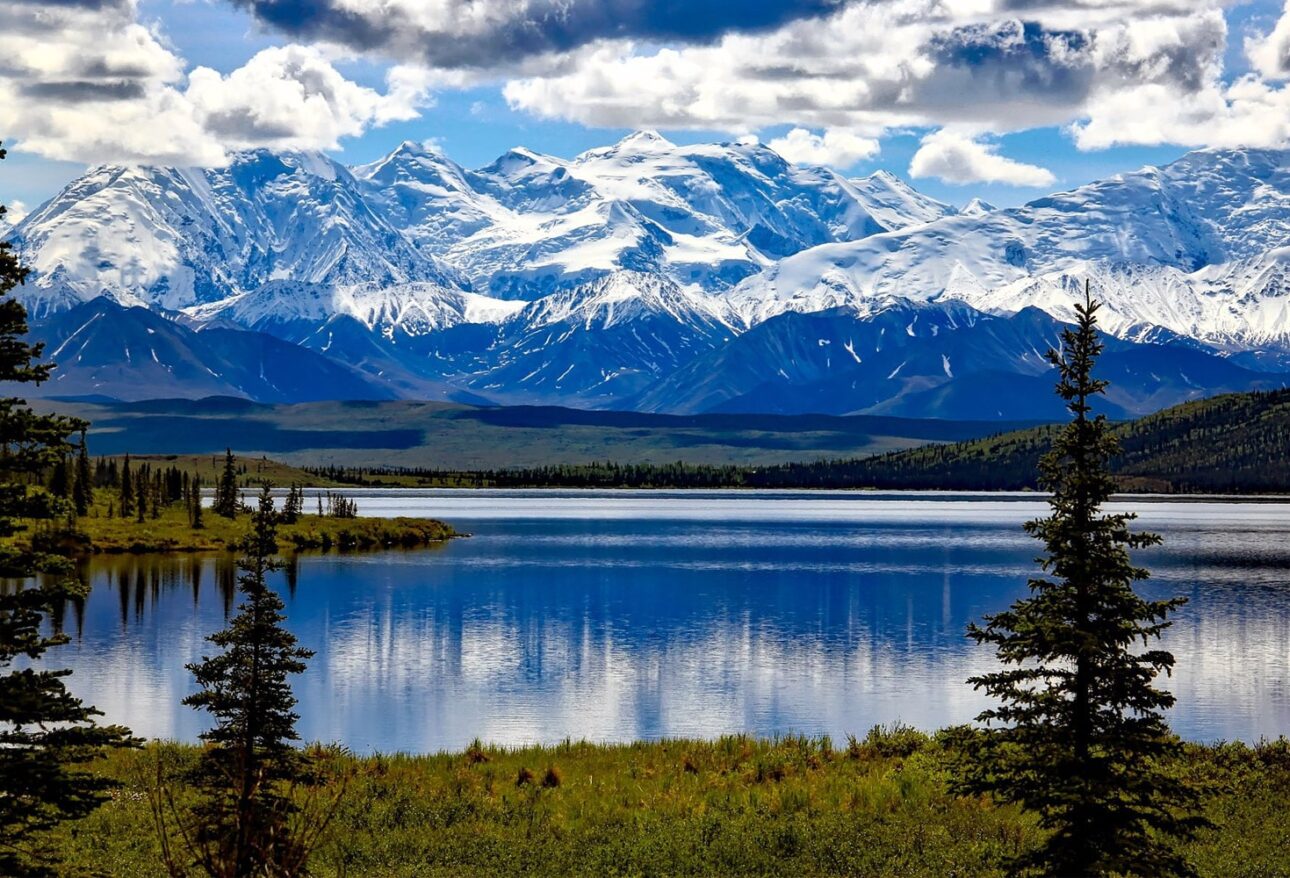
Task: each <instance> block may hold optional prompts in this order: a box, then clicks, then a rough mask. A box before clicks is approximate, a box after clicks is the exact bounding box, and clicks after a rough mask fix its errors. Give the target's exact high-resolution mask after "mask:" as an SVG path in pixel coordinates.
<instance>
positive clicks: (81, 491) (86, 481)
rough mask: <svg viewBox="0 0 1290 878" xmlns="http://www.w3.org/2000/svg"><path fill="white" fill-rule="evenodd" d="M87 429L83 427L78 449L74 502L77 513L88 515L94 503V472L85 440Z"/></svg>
mask: <svg viewBox="0 0 1290 878" xmlns="http://www.w3.org/2000/svg"><path fill="white" fill-rule="evenodd" d="M85 433H86V431H85V429H84V428H82V429H81V441H80V443H79V444H78V446H77V451H76V487H75V489H74V492H73V494H72V502H73V503H74V504H75V506H76V514H77V515H88V514H89V511H90V507H91V506H93V505H94V472H93V470H91V469H90V454H89V449H88V445H87V443H86V441H85Z"/></svg>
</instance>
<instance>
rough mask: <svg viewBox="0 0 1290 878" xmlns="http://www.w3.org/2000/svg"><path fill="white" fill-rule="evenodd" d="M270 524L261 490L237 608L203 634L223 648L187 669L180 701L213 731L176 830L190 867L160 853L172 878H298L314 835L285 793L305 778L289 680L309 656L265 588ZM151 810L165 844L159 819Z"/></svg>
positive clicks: (272, 516)
mask: <svg viewBox="0 0 1290 878" xmlns="http://www.w3.org/2000/svg"><path fill="white" fill-rule="evenodd" d="M277 520H278V516H277V513H276V512H275V511H274V508H273V498H272V496H271V495H270V493H269V489H268V487H267V486H266V487H265V489H264V491H263V492H262V493H261V495H260V500H259V506H258V508H257V509H256V510H255V512H254V513H253V514H252V518H251V525H252V529H251V533H250V534H249V535H248V536H247V538H246V539H245V540H244V542H243V543H242V547H241V548H242V553H243V556H242V557H241V558H240V559H239V560H238V567H239V568H240V569H241V571H242V573H241V575H240V576H239V577H238V589H239V590H240V591H241V593H242V597H243V601H242V604H241V606H240V607H239V608H238V612H237V615H235V616H234V617H233V619H232V620H230V622H229V623H228V626H227V627H226V628H225V629H224V630H223V631H220V632H218V633H216V634H213V635H211V636H210V637H209V638H208V639H209V640H210V642H211V643H213V644H214V645H215V646H217V647H219V649H220V650H221V652H220V653H219V654H218V655H215V656H210V657H203V658H202V660H201V661H200V662H197V663H196V664H191V665H189V666H188V669H189V670H190V671H192V672H193V675H194V676H195V677H196V678H197V684H198V686H199V687H200V689H199V691H198V692H196V693H195V694H193V695H190V696H188V697H187V698H185V699H184V703H185V704H187V705H190V706H192V707H196V708H198V709H200V710H205V711H207V712H209V713H210V714H211V716H212V718H213V719H214V727H213V728H212V729H211V730H210V731H208V732H204V733H203V734H202V736H201V737H202V739H203V740H204V741H206V744H207V747H206V749H205V750H204V751H203V753H202V757H201V760H200V762H199V764H198V765H197V767H196V768H195V769H193V771H192V772H191V773H190V774H189V776H188V778H187V780H188V783H189V785H190V786H191V787H192V788H194V789H195V790H196V791H197V792H198V793H199V794H200V797H201V802H200V804H198V805H196V806H195V807H194V808H193V809H192V811H191V812H190V813H189V814H188V815H187V816H186V817H185V818H183V819H181V820H180V825H179V827H178V828H179V831H180V836H181V838H182V841H183V844H184V846H185V848H186V850H187V853H188V856H189V857H190V858H191V861H192V862H191V864H190V865H188V866H185V865H184V864H182V863H176V862H175V861H174V857H173V856H170V857H168V859H170V860H171V863H170V865H171V871H172V873H174V874H188V872H189V871H191V870H193V869H196V870H200V871H201V872H204V873H206V874H208V875H211V876H213V878H242V876H259V875H270V876H287V875H301V874H303V873H304V866H305V859H306V858H307V855H308V850H309V848H310V847H311V846H312V844H313V842H314V841H315V840H316V835H317V832H319V831H321V826H311V827H302V826H300V825H299V824H298V823H297V822H296V821H295V820H294V819H293V818H295V817H296V816H297V815H298V814H299V810H298V808H297V806H296V804H295V803H294V801H293V799H292V797H291V795H290V791H291V788H292V786H293V785H294V784H296V783H298V782H300V781H302V780H305V779H307V778H308V777H309V775H310V766H309V764H308V760H307V758H306V757H305V756H304V755H303V754H302V753H301V752H300V751H299V750H297V749H296V748H295V747H294V746H293V742H294V741H296V740H297V739H298V735H297V734H296V729H295V723H296V720H297V718H298V717H297V716H296V714H295V712H294V707H295V703H296V699H295V697H294V696H293V695H292V693H291V681H290V678H291V676H292V675H294V674H299V673H301V672H302V671H304V670H305V662H306V660H308V659H309V658H311V657H312V656H313V653H312V652H311V651H310V650H307V649H303V648H301V647H300V646H299V645H298V644H297V641H296V638H295V636H294V635H293V634H291V633H290V632H289V631H287V629H286V628H285V627H284V624H283V623H284V621H285V617H284V616H283V615H282V610H283V604H282V600H281V599H280V598H279V597H278V595H277V593H276V592H274V590H273V589H272V588H271V587H270V586H269V584H268V582H267V577H268V574H269V573H270V572H272V571H274V570H276V569H278V568H279V566H280V565H279V564H278V563H276V562H275V561H274V555H275V554H276V552H277ZM172 808H173V805H172ZM157 813H158V816H159V818H160V819H161V822H162V827H161V828H162V835H163V842H166V841H167V838H168V837H167V833H166V829H165V825H164V813H163V812H162V811H161V810H160V809H158V812H157ZM167 847H169V845H168V844H167Z"/></svg>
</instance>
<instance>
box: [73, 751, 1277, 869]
mask: <svg viewBox="0 0 1290 878" xmlns="http://www.w3.org/2000/svg"><path fill="white" fill-rule="evenodd" d="M197 752H198V751H197V748H195V747H187V746H179V745H173V744H153V745H150V746H149V747H147V748H146V749H144V750H141V751H134V752H126V753H119V754H115V755H113V756H112V757H111V758H110V759H109V760H108V761H106V762H104V763H102V764H100V765H99V766H97V768H96V770H98V771H100V772H102V773H103V774H105V775H108V776H111V777H113V778H116V779H118V780H120V781H122V782H123V783H124V786H123V787H122V788H121V789H120V790H119V791H118V792H117V794H116V795H115V796H114V798H113V800H112V801H111V802H110V803H109V804H108V805H106V806H105V807H103V808H101V809H100V810H99V811H97V812H96V813H95V814H94V815H92V816H91V817H89V818H88V819H86V820H84V821H82V822H81V823H80V824H77V825H73V826H69V827H67V828H66V829H64V830H62V831H61V836H60V837H59V839H58V844H59V846H60V848H61V849H62V850H63V851H64V852H65V855H66V856H67V857H68V858H69V860H70V861H71V862H72V863H74V864H75V865H77V866H79V867H83V868H91V869H97V870H99V871H101V872H102V873H103V874H107V875H111V876H131V878H136V876H137V878H144V876H161V875H162V872H161V869H160V866H159V863H158V858H157V846H156V839H155V836H154V832H153V827H152V819H151V815H150V811H149V804H148V790H149V789H150V787H151V786H152V785H153V784H154V782H155V778H156V776H157V765H158V760H161V762H162V764H164V765H166V766H167V771H168V772H171V773H172V776H173V772H174V771H176V770H177V769H179V768H182V767H183V766H185V765H189V764H191V763H192V761H193V760H194V759H195V757H196V754H197ZM321 752H323V753H325V754H326V755H325V756H324V759H325V761H326V764H327V766H328V767H329V771H330V772H331V773H332V775H333V776H337V777H339V776H347V777H348V778H349V780H348V786H347V792H346V795H345V798H344V800H343V804H342V806H341V808H340V810H339V812H338V814H337V816H336V819H335V822H334V824H333V826H332V829H331V832H330V835H329V837H328V840H327V842H326V843H325V844H324V845H323V846H322V847H321V848H320V849H319V850H318V851H317V852H316V855H315V857H314V859H313V862H312V868H313V872H314V874H316V875H319V876H341V875H351V876H357V875H362V876H371V878H395V876H399V878H402V876H409V878H410V876H486V875H488V876H491V875H605V876H609V875H639V876H645V875H731V876H735V875H785V876H790V875H793V876H795V875H863V876H969V875H972V876H976V875H981V876H994V875H1001V874H1003V872H1002V870H1001V862H1002V860H1003V858H1004V857H1006V856H1008V855H1010V854H1013V853H1015V852H1017V851H1019V850H1022V849H1025V848H1027V847H1029V846H1032V845H1035V844H1037V843H1038V842H1039V841H1040V840H1041V839H1042V834H1041V831H1040V830H1039V829H1038V828H1037V827H1036V825H1035V821H1034V819H1033V818H1032V817H1031V816H1030V815H1027V814H1024V813H1022V812H1020V811H1019V810H1018V809H1016V808H1015V807H1012V806H1000V805H996V804H993V803H992V802H990V801H988V800H984V799H977V798H956V797H954V796H952V795H950V794H949V793H948V791H947V786H946V781H947V778H948V775H947V768H946V766H947V765H948V764H949V760H948V758H947V754H946V753H945V752H944V751H943V750H942V749H941V744H940V743H939V742H938V739H935V738H928V737H926V736H924V735H921V734H919V733H917V732H912V731H910V730H896V731H895V732H888V733H871V735H870V736H869V737H868V738H866V739H865V740H863V741H859V742H855V743H854V744H853V745H852V746H850V747H848V746H847V745H845V744H844V745H842V746H839V747H836V748H835V747H833V746H832V745H831V744H830V743H829V742H828V741H826V740H822V739H804V738H787V739H783V740H779V741H760V740H754V739H751V738H746V737H726V738H721V739H719V740H717V741H661V742H649V743H636V744H629V745H622V746H617V745H615V746H604V745H596V744H589V743H565V744H562V745H558V746H554V747H528V748H521V749H512V750H504V749H499V748H471V749H470V750H468V751H467V752H465V753H451V754H438V755H431V756H400V755H396V756H371V757H366V758H355V757H352V756H349V755H346V754H344V753H339V752H336V751H330V750H327V751H321ZM525 770H527V772H528V773H529V774H531V775H532V778H533V779H532V781H531V782H528V783H524V784H522V785H518V784H517V779H518V778H519V777H520V775H521V773H522V772H523V771H525ZM1175 770H1177V771H1180V772H1184V773H1186V774H1188V775H1190V776H1191V777H1192V778H1193V779H1195V780H1196V781H1197V782H1199V783H1200V785H1201V786H1202V788H1203V789H1204V791H1205V808H1206V812H1207V814H1208V815H1209V817H1210V818H1211V819H1212V820H1213V821H1214V822H1215V823H1216V824H1217V827H1218V828H1217V829H1215V830H1213V831H1207V832H1206V833H1205V834H1204V835H1203V836H1202V837H1201V838H1199V839H1198V840H1197V841H1196V842H1194V843H1192V844H1190V845H1188V846H1187V848H1186V853H1187V855H1188V857H1189V858H1190V859H1191V860H1192V862H1193V863H1194V864H1195V865H1196V866H1197V867H1198V868H1199V870H1200V872H1201V874H1202V875H1206V876H1222V878H1246V876H1248V878H1256V876H1259V878H1271V876H1285V875H1290V816H1288V815H1290V742H1287V741H1285V740H1282V741H1280V742H1277V743H1273V744H1267V745H1263V746H1260V747H1247V746H1244V745H1240V744H1231V745H1219V746H1214V747H1203V746H1196V745H1189V746H1188V747H1187V750H1186V758H1185V759H1184V760H1183V761H1182V762H1181V763H1180V764H1179V765H1177V766H1176V768H1175ZM548 772H551V773H552V774H553V775H555V776H558V785H554V786H549V785H544V783H543V781H544V778H546V776H547V775H548ZM177 792H178V795H179V797H180V800H181V801H182V799H183V797H184V795H185V794H184V791H183V790H182V789H179V790H177Z"/></svg>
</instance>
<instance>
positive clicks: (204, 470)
mask: <svg viewBox="0 0 1290 878" xmlns="http://www.w3.org/2000/svg"><path fill="white" fill-rule="evenodd" d="M105 459H107V460H114V461H116V464H117V466H118V467H119V466H120V465H121V461H122V456H121V455H106V456H105ZM130 463H131V466H134V467H136V468H137V467H138V466H140V465H141V464H145V463H146V464H148V465H150V466H151V467H152V469H153V470H166V469H169V468H170V467H175V468H177V469H179V470H182V471H183V472H186V473H188V474H189V475H190V476H192V475H195V476H200V477H201V480H202V484H203V485H205V486H206V487H207V488H213V487H214V486H215V484H216V483H217V482H218V481H219V477H220V475H222V474H223V472H224V455H223V454H132V455H130ZM236 464H237V467H238V477H237V483H238V486H239V487H241V488H248V489H256V490H258V489H259V488H260V487H261V486H262V485H264V484H265V483H268V484H269V485H271V486H272V487H274V488H286V487H290V486H291V485H307V486H309V487H311V488H334V487H337V486H338V485H339V483H338V482H333V481H331V480H330V479H326V478H323V477H321V476H317V475H314V474H313V473H310V472H306V471H305V470H303V469H300V468H299V467H295V466H291V465H290V464H287V463H283V462H282V461H280V460H272V459H270V458H269V457H267V456H265V455H258V456H254V457H241V456H239V457H238V458H237V460H236ZM243 469H245V472H242V470H243Z"/></svg>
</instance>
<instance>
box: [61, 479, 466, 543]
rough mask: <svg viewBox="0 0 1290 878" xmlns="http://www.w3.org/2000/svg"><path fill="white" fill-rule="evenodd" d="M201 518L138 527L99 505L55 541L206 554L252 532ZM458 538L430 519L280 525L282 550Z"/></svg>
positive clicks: (170, 512) (173, 514)
mask: <svg viewBox="0 0 1290 878" xmlns="http://www.w3.org/2000/svg"><path fill="white" fill-rule="evenodd" d="M100 493H105V492H100ZM306 505H307V504H306ZM202 518H203V523H204V527H203V528H202V529H201V530H194V529H193V528H192V527H191V526H190V525H189V523H188V514H187V512H186V511H185V510H184V509H182V508H181V506H179V505H175V506H171V507H167V508H166V509H164V510H163V511H162V514H161V517H160V518H156V519H154V518H152V516H151V514H149V515H148V516H147V517H146V518H145V519H144V521H142V522H138V521H135V520H134V519H133V518H130V519H123V518H109V517H108V516H107V507H106V505H103V504H100V505H98V506H96V507H95V508H94V509H92V510H91V511H90V514H89V515H86V516H83V517H81V518H80V519H78V520H77V523H76V533H75V534H74V535H70V536H67V535H61V534H57V535H54V536H53V539H54V540H55V542H56V543H57V544H58V546H59V548H61V549H62V550H63V551H65V552H66V553H68V554H97V553H121V552H136V553H140V552H206V551H222V550H227V549H231V548H233V547H234V546H235V545H236V544H237V543H238V542H239V541H240V540H242V538H243V537H245V536H246V532H247V529H248V528H249V527H250V516H249V515H247V514H242V515H240V516H238V517H237V518H236V519H228V518H222V517H220V516H218V515H215V514H214V513H213V512H211V511H210V510H205V513H204V515H203V516H202ZM456 535H457V534H456V532H455V531H454V530H453V529H452V527H451V526H450V525H448V524H445V523H444V522H442V521H438V520H436V519H432V518H330V517H324V516H319V515H303V516H301V517H300V520H299V521H297V522H296V523H295V524H282V525H279V526H278V545H279V547H280V548H283V549H288V548H290V549H321V550H322V551H330V550H331V549H333V548H335V549H340V550H342V551H350V550H366V549H381V548H395V547H401V548H413V547H416V546H424V545H428V544H430V543H436V542H441V541H443V540H447V539H450V538H452V537H454V536H456Z"/></svg>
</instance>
